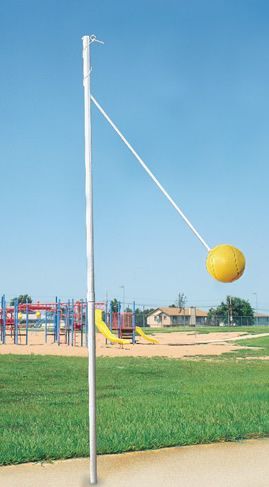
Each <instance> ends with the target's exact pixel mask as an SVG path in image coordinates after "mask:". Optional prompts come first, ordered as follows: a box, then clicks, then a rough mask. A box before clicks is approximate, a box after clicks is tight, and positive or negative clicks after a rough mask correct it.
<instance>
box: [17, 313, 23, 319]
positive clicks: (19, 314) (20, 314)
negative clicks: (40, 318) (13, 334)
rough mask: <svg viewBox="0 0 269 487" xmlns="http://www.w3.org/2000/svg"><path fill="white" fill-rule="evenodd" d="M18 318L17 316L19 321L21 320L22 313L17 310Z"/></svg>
mask: <svg viewBox="0 0 269 487" xmlns="http://www.w3.org/2000/svg"><path fill="white" fill-rule="evenodd" d="M18 318H19V321H21V320H22V318H23V314H22V313H21V312H19V313H18Z"/></svg>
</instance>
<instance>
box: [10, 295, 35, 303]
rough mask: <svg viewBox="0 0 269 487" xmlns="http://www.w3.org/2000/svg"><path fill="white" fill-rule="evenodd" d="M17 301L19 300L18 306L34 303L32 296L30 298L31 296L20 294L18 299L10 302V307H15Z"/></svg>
mask: <svg viewBox="0 0 269 487" xmlns="http://www.w3.org/2000/svg"><path fill="white" fill-rule="evenodd" d="M16 299H17V300H18V304H25V303H32V302H33V300H32V298H31V296H29V294H20V295H19V296H18V297H16V298H12V299H11V300H10V306H14V303H15V301H16Z"/></svg>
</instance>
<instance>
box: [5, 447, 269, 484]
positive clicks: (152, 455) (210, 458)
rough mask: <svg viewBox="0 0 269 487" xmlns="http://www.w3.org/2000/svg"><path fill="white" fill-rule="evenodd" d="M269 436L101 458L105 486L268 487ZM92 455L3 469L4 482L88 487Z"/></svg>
mask: <svg viewBox="0 0 269 487" xmlns="http://www.w3.org/2000/svg"><path fill="white" fill-rule="evenodd" d="M268 456H269V439H261V440H248V441H242V442H237V443H217V444H210V445H198V446H187V447H178V448H165V449H163V450H156V451H147V452H137V453H124V454H121V455H106V456H101V457H99V459H98V478H99V482H98V485H100V486H104V487H146V486H147V487H151V486H154V487H216V486H217V487H268V485H269V462H268ZM88 475H89V474H88V460H87V459H76V460H66V461H58V462H55V463H45V464H26V465H18V466H11V467H1V468H0V485H1V486H3V487H14V486H17V485H18V486H20V487H37V486H38V487H56V486H57V487H86V486H87V485H89V480H88Z"/></svg>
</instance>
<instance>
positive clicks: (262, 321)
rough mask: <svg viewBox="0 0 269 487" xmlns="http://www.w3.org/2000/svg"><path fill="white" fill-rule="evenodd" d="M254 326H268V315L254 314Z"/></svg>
mask: <svg viewBox="0 0 269 487" xmlns="http://www.w3.org/2000/svg"><path fill="white" fill-rule="evenodd" d="M254 317H255V325H260V326H264V325H269V315H265V314H262V313H255V315H254Z"/></svg>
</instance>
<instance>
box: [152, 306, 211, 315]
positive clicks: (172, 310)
mask: <svg viewBox="0 0 269 487" xmlns="http://www.w3.org/2000/svg"><path fill="white" fill-rule="evenodd" d="M158 310H159V311H160V313H164V314H166V315H167V316H179V315H180V316H190V315H191V308H185V309H182V310H181V311H180V308H172V307H171V308H170V307H161V308H156V309H154V311H151V313H149V314H148V316H150V315H152V314H154V313H156V311H158ZM196 316H200V317H206V316H207V312H206V311H203V310H201V309H198V308H196Z"/></svg>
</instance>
